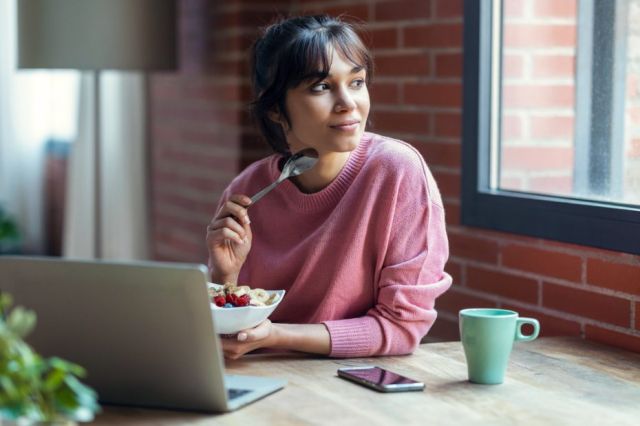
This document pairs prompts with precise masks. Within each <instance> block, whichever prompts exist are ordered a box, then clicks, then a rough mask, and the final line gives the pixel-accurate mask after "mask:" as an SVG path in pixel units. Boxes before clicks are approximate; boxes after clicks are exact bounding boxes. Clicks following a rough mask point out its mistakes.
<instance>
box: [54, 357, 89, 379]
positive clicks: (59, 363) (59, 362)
mask: <svg viewBox="0 0 640 426" xmlns="http://www.w3.org/2000/svg"><path fill="white" fill-rule="evenodd" d="M49 365H51V366H52V367H54V368H57V369H59V370H62V371H65V372H69V373H71V374H74V375H76V376H78V377H85V376H86V374H87V372H86V371H85V369H84V368H83V367H81V366H79V365H78V364H75V363H73V362H70V361H67V360H65V359H62V358H58V357H51V358H49Z"/></svg>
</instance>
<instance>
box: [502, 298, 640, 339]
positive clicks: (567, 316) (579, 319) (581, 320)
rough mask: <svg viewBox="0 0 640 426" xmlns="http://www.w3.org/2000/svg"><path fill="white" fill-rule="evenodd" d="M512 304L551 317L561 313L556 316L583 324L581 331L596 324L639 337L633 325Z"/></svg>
mask: <svg viewBox="0 0 640 426" xmlns="http://www.w3.org/2000/svg"><path fill="white" fill-rule="evenodd" d="M511 304H513V305H516V306H521V307H523V308H525V309H531V310H535V311H540V312H541V313H544V314H546V315H549V316H553V317H556V318H557V317H558V315H557V314H562V317H560V318H558V319H564V320H570V321H573V322H577V323H580V324H581V325H582V326H583V329H582V330H583V331H585V328H586V326H587V325H594V326H598V327H600V328H604V329H607V330H610V331H617V332H621V333H623V334H627V335H631V336H634V337H636V336H637V337H640V330H634V329H633V327H630V328H625V327H623V326H620V325H615V324H610V323H607V322H604V321H598V320H595V319H593V318H588V317H582V316H579V315H575V314H571V313H568V312H564V311H557V310H555V309H551V308H547V307H543V306H535V307H533V308H531V305H530V304H528V303H525V302H513V303H511Z"/></svg>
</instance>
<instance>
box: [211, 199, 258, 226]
mask: <svg viewBox="0 0 640 426" xmlns="http://www.w3.org/2000/svg"><path fill="white" fill-rule="evenodd" d="M250 204H251V198H249V197H247V196H246V195H242V194H234V195H232V196H231V197H229V200H227V202H226V203H224V204H223V205H222V208H221V209H220V211H219V212H218V214H217V215H216V219H222V218H225V217H229V216H233V217H235V218H236V219H237V220H238V222H239V223H241V224H242V225H248V224H249V223H251V221H250V220H249V215H248V214H247V209H246V207H248V206H249V205H250Z"/></svg>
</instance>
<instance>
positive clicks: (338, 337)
mask: <svg viewBox="0 0 640 426" xmlns="http://www.w3.org/2000/svg"><path fill="white" fill-rule="evenodd" d="M323 324H324V325H325V326H326V327H327V330H329V335H330V336H331V353H330V354H329V356H331V357H334V358H349V357H361V356H370V355H375V354H376V352H378V351H379V348H380V346H381V343H382V330H381V329H380V325H379V324H378V321H376V320H375V319H374V318H372V317H360V318H352V319H344V320H335V321H325V322H324V323H323Z"/></svg>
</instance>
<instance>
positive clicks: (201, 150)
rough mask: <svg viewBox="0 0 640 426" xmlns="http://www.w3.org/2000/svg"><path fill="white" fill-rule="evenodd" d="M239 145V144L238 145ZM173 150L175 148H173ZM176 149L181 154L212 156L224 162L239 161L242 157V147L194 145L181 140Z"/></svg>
mask: <svg viewBox="0 0 640 426" xmlns="http://www.w3.org/2000/svg"><path fill="white" fill-rule="evenodd" d="M238 145H239V144H238ZM171 148H173V146H172V147H171ZM175 148H176V149H177V150H178V151H180V152H186V153H188V154H195V155H203V154H210V155H211V156H212V157H215V158H218V159H224V160H237V159H238V156H239V155H240V153H241V152H240V151H241V150H240V147H239V146H229V145H225V146H224V147H223V146H216V145H213V144H212V145H208V146H202V145H192V144H189V143H186V142H185V141H184V139H180V141H179V143H178V144H176V146H175Z"/></svg>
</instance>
